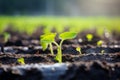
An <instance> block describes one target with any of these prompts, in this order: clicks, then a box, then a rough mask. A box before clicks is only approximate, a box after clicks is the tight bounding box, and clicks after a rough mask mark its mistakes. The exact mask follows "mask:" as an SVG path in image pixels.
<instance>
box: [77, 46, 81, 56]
mask: <svg viewBox="0 0 120 80" xmlns="http://www.w3.org/2000/svg"><path fill="white" fill-rule="evenodd" d="M76 51H78V52H79V53H80V55H81V54H82V52H81V48H80V47H77V48H76Z"/></svg>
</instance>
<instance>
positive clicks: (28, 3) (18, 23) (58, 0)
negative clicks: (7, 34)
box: [0, 0, 120, 33]
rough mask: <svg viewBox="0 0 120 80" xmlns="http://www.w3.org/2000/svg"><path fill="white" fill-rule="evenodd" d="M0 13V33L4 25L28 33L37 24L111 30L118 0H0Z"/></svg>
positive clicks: (119, 10)
mask: <svg viewBox="0 0 120 80" xmlns="http://www.w3.org/2000/svg"><path fill="white" fill-rule="evenodd" d="M0 15H1V16H0V27H1V28H0V32H3V31H4V29H6V28H7V27H8V24H12V27H13V28H14V30H18V31H20V32H21V31H25V30H26V29H27V30H29V31H28V33H29V32H31V33H32V31H34V30H35V29H36V28H37V27H38V25H39V26H40V25H44V26H45V27H46V28H47V29H50V28H51V27H53V26H54V27H57V29H58V30H60V31H61V30H62V29H64V27H65V26H69V27H70V29H71V30H82V29H84V28H85V29H86V28H89V27H97V28H99V30H100V29H101V28H102V29H104V28H108V29H114V27H120V18H119V16H120V0H0ZM58 27H59V28H58ZM73 27H74V28H73ZM28 28H29V29H28ZM117 30H120V29H119V28H118V29H117Z"/></svg>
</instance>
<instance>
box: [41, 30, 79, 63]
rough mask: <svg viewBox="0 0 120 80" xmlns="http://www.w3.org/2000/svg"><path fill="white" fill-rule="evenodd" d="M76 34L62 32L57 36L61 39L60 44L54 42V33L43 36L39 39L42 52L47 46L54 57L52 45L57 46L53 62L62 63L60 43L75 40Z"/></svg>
mask: <svg viewBox="0 0 120 80" xmlns="http://www.w3.org/2000/svg"><path fill="white" fill-rule="evenodd" d="M76 35H77V33H75V32H64V33H61V34H60V35H59V38H60V39H61V41H60V44H58V43H57V42H56V41H55V37H56V33H49V34H44V35H42V36H41V37H40V44H41V46H42V48H43V50H46V49H47V47H48V45H49V47H50V51H51V54H52V55H54V52H53V47H52V43H53V44H55V45H56V46H57V55H56V57H55V60H57V61H58V62H59V63H61V62H62V43H63V41H64V40H66V39H73V38H75V37H76Z"/></svg>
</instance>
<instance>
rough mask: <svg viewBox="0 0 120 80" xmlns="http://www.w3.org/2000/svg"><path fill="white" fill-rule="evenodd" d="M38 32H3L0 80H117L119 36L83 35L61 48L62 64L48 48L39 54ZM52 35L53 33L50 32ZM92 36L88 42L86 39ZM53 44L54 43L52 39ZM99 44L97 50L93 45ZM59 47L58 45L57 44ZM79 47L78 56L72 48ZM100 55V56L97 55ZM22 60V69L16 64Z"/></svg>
mask: <svg viewBox="0 0 120 80" xmlns="http://www.w3.org/2000/svg"><path fill="white" fill-rule="evenodd" d="M42 31H43V30H42V29H41V28H39V29H37V31H36V32H34V33H33V34H32V35H27V34H26V33H19V32H15V31H12V30H10V29H9V30H6V32H8V33H10V35H11V37H10V39H9V40H8V41H7V42H5V41H4V36H3V35H2V34H1V35H0V80H120V38H119V33H115V32H113V33H111V34H109V36H106V35H105V34H106V32H104V34H103V35H102V36H98V35H96V33H95V32H96V31H83V32H81V33H78V35H77V37H76V38H75V39H72V40H66V41H64V43H63V46H62V52H63V55H62V63H58V62H57V61H56V60H55V59H54V58H55V55H56V53H57V50H56V46H53V50H54V52H55V55H51V53H50V50H49V48H47V50H45V51H43V50H42V47H41V45H40V39H39V38H40V35H41V34H43V32H42ZM53 31H54V30H53ZM88 33H91V34H93V39H92V41H88V40H87V39H86V35H87V34H88ZM56 40H57V39H56ZM99 40H103V41H104V42H103V44H102V45H101V46H97V41H99ZM57 42H58V43H59V42H60V41H59V40H57ZM78 46H80V47H81V52H82V54H80V53H79V52H78V51H76V47H78ZM101 51H104V52H101ZM18 58H24V60H25V65H21V64H20V63H18V62H17V59H18Z"/></svg>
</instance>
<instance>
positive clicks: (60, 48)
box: [60, 40, 64, 53]
mask: <svg viewBox="0 0 120 80" xmlns="http://www.w3.org/2000/svg"><path fill="white" fill-rule="evenodd" d="M63 41H64V40H61V42H60V50H61V53H62V43H63Z"/></svg>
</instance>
